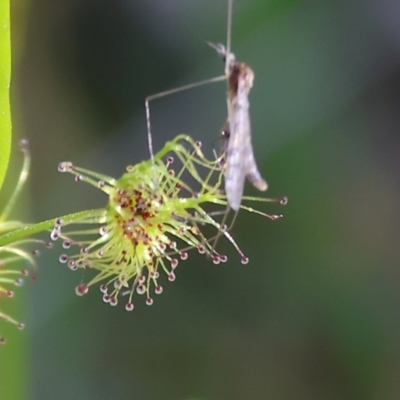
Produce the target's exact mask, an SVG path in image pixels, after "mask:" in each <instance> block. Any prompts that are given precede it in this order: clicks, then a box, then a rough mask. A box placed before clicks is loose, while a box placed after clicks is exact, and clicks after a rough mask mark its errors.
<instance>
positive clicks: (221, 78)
mask: <svg viewBox="0 0 400 400" xmlns="http://www.w3.org/2000/svg"><path fill="white" fill-rule="evenodd" d="M224 80H226V77H225V75H221V76H217V77H215V78H209V79H204V80H202V81H199V82H195V83H190V84H188V85H184V86H179V87H177V88H174V89H170V90H166V91H165V92H160V93H156V94H153V95H151V96H147V97H146V99H145V103H144V105H145V108H146V124H147V141H148V145H149V152H150V158H151V161H152V163H153V164H154V149H153V139H152V133H151V122H150V102H151V101H153V100H156V99H159V98H161V97H165V96H169V95H170V94H174V93H178V92H182V91H184V90H188V89H193V88H195V87H198V86H203V85H207V84H209V83H214V82H221V81H224Z"/></svg>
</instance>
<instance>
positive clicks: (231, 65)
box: [145, 0, 268, 211]
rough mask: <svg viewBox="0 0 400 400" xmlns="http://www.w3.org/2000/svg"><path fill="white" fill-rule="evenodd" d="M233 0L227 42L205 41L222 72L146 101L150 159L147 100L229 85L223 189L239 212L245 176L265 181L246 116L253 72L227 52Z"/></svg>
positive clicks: (262, 186) (257, 182)
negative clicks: (221, 62)
mask: <svg viewBox="0 0 400 400" xmlns="http://www.w3.org/2000/svg"><path fill="white" fill-rule="evenodd" d="M232 5H233V0H228V23H227V44H226V46H224V45H222V44H213V43H208V44H209V45H210V46H211V47H213V48H214V49H215V50H216V51H217V53H218V54H219V55H220V56H222V58H223V60H224V61H225V74H224V75H221V76H217V77H214V78H211V79H206V80H203V81H200V82H196V83H191V84H188V85H185V86H181V87H178V88H174V89H171V90H167V91H165V92H161V93H157V94H155V95H152V96H149V97H147V98H146V100H145V108H146V122H147V135H148V145H149V150H150V156H151V159H152V160H153V161H154V153H153V144H152V134H151V123H150V102H151V101H152V100H155V99H158V98H161V97H165V96H168V95H170V94H173V93H177V92H180V91H183V90H187V89H192V88H195V87H197V86H202V85H205V84H209V83H213V82H219V81H223V80H225V81H226V82H227V86H228V93H227V109H228V119H227V124H226V128H225V129H224V133H225V135H224V136H225V138H226V139H227V145H226V149H225V158H226V162H225V164H224V168H225V172H224V175H225V192H226V196H227V199H228V203H229V206H230V207H231V208H232V209H233V210H234V211H238V210H239V208H240V204H241V200H242V195H243V189H244V182H245V179H246V177H247V179H248V180H249V181H250V182H251V183H252V184H253V185H254V186H255V187H256V188H257V189H258V190H260V191H265V190H267V188H268V184H267V182H266V181H265V180H264V179H263V178H262V176H261V174H260V172H259V170H258V168H257V164H256V161H255V158H254V153H253V148H252V144H251V124H250V115H249V99H248V96H249V92H250V89H251V88H252V86H253V80H254V73H253V71H252V69H251V68H250V67H249V66H248V65H247V64H245V63H242V62H238V61H236V58H235V55H234V54H233V53H231V52H230V47H231V26H232Z"/></svg>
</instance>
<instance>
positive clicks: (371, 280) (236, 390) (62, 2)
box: [0, 0, 400, 400]
mask: <svg viewBox="0 0 400 400" xmlns="http://www.w3.org/2000/svg"><path fill="white" fill-rule="evenodd" d="M12 3H13V9H12V18H13V44H14V74H13V84H12V105H13V121H14V133H15V143H17V140H18V138H20V137H27V138H28V139H29V141H30V144H31V151H32V156H33V164H32V170H31V177H30V188H29V189H30V191H29V194H28V193H27V192H26V195H25V197H26V198H25V199H24V202H23V207H22V209H21V212H22V211H23V212H24V213H25V214H26V215H28V212H29V213H30V216H29V218H30V220H32V221H40V220H43V219H47V218H50V217H55V216H58V215H63V214H66V213H70V212H73V211H79V210H82V209H86V208H91V207H98V206H102V205H104V204H105V202H106V198H105V196H104V195H103V194H102V193H100V192H99V191H97V190H96V189H93V188H91V187H88V186H84V185H83V184H77V183H74V182H73V179H72V177H70V176H65V175H60V174H59V173H57V164H58V163H59V162H60V161H63V160H70V161H73V162H74V163H76V164H77V165H80V166H82V167H86V168H88V169H92V170H96V171H99V172H103V173H105V174H108V175H111V176H115V177H118V176H119V175H120V174H121V173H122V172H123V171H124V168H125V166H126V165H128V164H132V163H135V162H139V161H141V160H142V159H144V158H147V157H148V149H147V138H146V127H145V113H144V98H145V97H146V96H147V95H150V94H153V93H157V92H159V91H162V90H166V89H169V88H172V87H176V86H179V85H183V84H187V83H191V82H195V81H197V80H201V79H206V78H208V77H213V76H216V75H219V74H221V73H222V72H223V65H222V62H221V60H220V59H219V57H218V56H217V55H216V54H215V52H214V51H213V50H212V49H211V48H209V47H208V46H207V44H206V41H213V42H225V40H226V17H227V13H226V7H227V4H226V0H218V1H217V0H190V1H187V0H113V1H110V0H59V1H45V0H30V1H29V2H24V1H22V0H14V1H13V2H12ZM232 46H233V50H234V51H235V53H236V55H237V57H238V58H239V59H240V60H244V61H246V62H247V63H249V64H250V65H251V66H252V68H253V69H254V71H255V74H256V80H255V86H254V89H253V90H252V92H251V116H252V125H253V144H254V147H255V153H256V158H257V160H258V165H259V167H260V169H261V170H262V173H263V175H264V176H265V177H266V179H267V180H268V182H269V185H270V189H269V195H270V196H282V195H287V196H288V197H289V203H288V205H287V206H286V207H285V208H284V209H282V207H280V206H278V205H265V206H263V210H264V211H266V212H270V213H281V212H283V213H284V215H285V217H284V218H283V219H281V220H278V221H275V222H271V221H269V220H267V219H264V218H260V217H258V216H256V215H251V214H247V213H240V215H239V217H238V220H237V223H236V225H235V227H234V229H233V234H234V236H235V238H236V240H237V242H238V243H239V245H240V246H241V248H242V249H243V251H244V252H245V253H246V254H247V255H248V256H249V258H250V263H249V264H248V265H246V266H243V265H241V263H240V259H239V257H238V256H237V254H236V253H235V251H234V250H233V249H232V248H231V247H229V246H228V245H223V244H222V243H221V244H222V247H223V249H224V250H225V251H226V252H227V254H228V255H229V262H228V263H226V264H223V265H218V266H215V265H213V264H212V263H210V262H208V261H207V260H206V259H205V258H204V257H201V256H198V255H197V254H196V252H193V254H191V255H190V257H189V259H188V260H187V261H186V262H185V263H181V264H180V266H179V268H178V270H177V280H176V281H175V282H174V283H165V285H164V293H163V294H162V296H160V297H158V298H157V299H156V301H155V304H154V305H153V306H152V307H147V306H145V305H144V304H143V305H141V304H137V308H136V309H135V311H134V312H133V313H127V312H126V311H125V310H124V308H123V306H122V305H120V306H119V307H117V308H111V307H109V306H107V305H105V304H103V303H102V300H101V294H100V292H97V291H96V290H92V291H91V292H90V293H89V294H88V295H87V296H85V297H83V298H78V297H77V296H76V295H75V292H74V288H75V286H76V285H77V284H78V283H80V281H81V280H82V279H85V276H84V275H82V274H81V273H80V272H75V273H72V272H71V271H69V270H67V268H66V267H65V266H64V265H61V264H59V263H58V255H59V253H60V252H61V249H60V248H57V247H56V248H55V249H54V250H52V251H48V252H43V254H42V256H41V258H40V270H39V272H38V280H37V282H35V283H32V284H29V285H26V286H25V292H24V291H21V290H20V291H19V293H18V298H19V301H20V308H21V309H20V311H19V316H20V317H21V318H22V319H24V321H25V322H26V324H27V328H26V330H25V331H24V332H20V331H17V329H16V328H15V327H10V329H9V331H8V333H7V335H8V344H7V346H6V347H2V349H1V350H2V352H3V355H0V357H2V358H3V364H2V368H1V371H0V373H2V374H3V377H4V376H7V375H6V374H8V378H7V382H8V385H7V386H3V394H2V395H1V398H2V399H5V400H9V399H19V398H21V399H34V400H47V399H49V400H53V399H60V400H61V399H84V400H92V399H93V400H94V399H96V400H101V399H110V398H111V399H121V400H122V399H140V400H142V399H143V400H243V399H251V400H265V399H273V400H289V399H290V400H300V399H304V400H305V399H307V400H310V399H315V400H322V399H324V400H337V399H341V400H346V399H349V400H354V399H363V400H365V399H379V400H381V399H385V400H386V399H387V400H391V399H393V400H396V399H399V398H400V379H399V374H400V262H399V260H400V246H399V243H400V237H399V236H400V161H399V160H400V158H399V156H400V151H399V150H400V5H399V2H398V1H396V0H324V1H317V0H235V2H234V22H233V27H232ZM225 90H226V88H225V85H224V83H218V84H213V85H209V86H204V87H201V88H197V89H193V90H190V91H186V92H182V93H179V94H176V95H173V96H170V97H168V98H164V99H160V100H157V101H155V102H153V104H152V124H153V135H154V142H155V148H156V149H158V148H160V147H161V146H162V144H163V143H164V142H165V141H166V140H168V139H171V138H172V137H174V136H175V135H176V134H177V133H182V132H183V133H188V134H190V135H191V136H193V137H195V138H196V139H200V140H202V142H203V143H204V144H205V145H206V146H209V147H210V148H211V147H213V146H215V143H217V137H218V132H219V128H220V127H221V125H222V122H223V121H224V119H225V116H226V108H225V107H226V105H225ZM13 155H14V162H13V165H15V168H16V169H18V168H19V163H20V156H19V153H18V151H17V148H16V147H15V148H14V152H13ZM15 173H16V172H15ZM246 193H247V194H249V195H256V194H257V193H256V191H255V190H254V189H253V188H252V187H251V185H247V186H246ZM224 246H225V247H224ZM137 303H138V302H137ZM3 348H4V349H5V348H6V350H3ZM4 388H6V389H4ZM7 388H8V389H7Z"/></svg>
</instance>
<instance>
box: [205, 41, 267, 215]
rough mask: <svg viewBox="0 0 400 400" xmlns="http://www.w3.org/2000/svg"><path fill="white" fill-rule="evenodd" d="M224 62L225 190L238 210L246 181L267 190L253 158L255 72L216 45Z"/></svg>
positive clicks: (222, 47)
mask: <svg viewBox="0 0 400 400" xmlns="http://www.w3.org/2000/svg"><path fill="white" fill-rule="evenodd" d="M210 45H211V46H212V47H214V48H215V49H216V51H217V52H218V54H220V55H221V56H222V57H223V58H224V60H225V75H226V79H227V82H228V94H227V106H228V121H227V126H226V127H225V129H224V136H225V137H226V138H227V139H228V144H227V147H226V163H225V191H226V196H227V198H228V202H229V205H230V207H231V208H232V209H233V210H235V211H237V210H238V209H239V207H240V203H241V200H242V195H243V188H244V181H245V179H246V177H247V179H248V180H249V181H250V182H251V183H252V184H253V185H254V186H255V187H256V188H257V189H258V190H261V191H265V190H267V189H268V184H267V182H266V181H265V180H264V179H263V177H262V176H261V174H260V172H259V170H258V168H257V164H256V161H255V158H254V153H253V148H252V144H251V124H250V114H249V106H250V104H249V92H250V89H251V88H252V86H253V80H254V73H253V71H252V69H251V68H250V67H249V66H248V65H247V64H245V63H241V62H238V61H236V59H235V55H234V54H233V53H230V52H228V51H227V50H226V48H225V46H224V45H222V44H218V45H214V44H211V43H210Z"/></svg>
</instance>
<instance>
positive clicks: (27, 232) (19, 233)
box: [0, 208, 104, 247]
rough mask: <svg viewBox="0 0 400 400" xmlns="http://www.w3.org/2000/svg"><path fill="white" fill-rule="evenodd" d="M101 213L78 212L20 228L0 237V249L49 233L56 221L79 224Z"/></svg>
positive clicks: (97, 211) (101, 210)
mask: <svg viewBox="0 0 400 400" xmlns="http://www.w3.org/2000/svg"><path fill="white" fill-rule="evenodd" d="M103 211H104V209H103V208H101V209H95V210H86V211H80V212H77V213H73V214H68V215H64V216H62V217H57V218H52V219H48V220H47V221H43V222H39V223H37V224H33V225H25V226H22V227H21V228H18V229H15V230H12V231H11V232H7V233H4V234H3V235H0V247H1V246H5V245H7V244H10V243H14V242H17V241H19V240H22V239H25V238H28V237H30V236H32V235H34V234H36V233H39V232H43V231H49V230H51V229H53V228H54V226H55V223H56V221H57V220H63V221H64V223H65V224H70V223H73V222H78V223H79V222H82V221H87V220H88V219H90V218H97V217H98V216H99V212H103Z"/></svg>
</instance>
